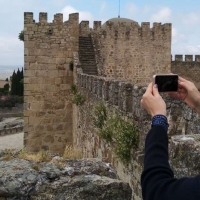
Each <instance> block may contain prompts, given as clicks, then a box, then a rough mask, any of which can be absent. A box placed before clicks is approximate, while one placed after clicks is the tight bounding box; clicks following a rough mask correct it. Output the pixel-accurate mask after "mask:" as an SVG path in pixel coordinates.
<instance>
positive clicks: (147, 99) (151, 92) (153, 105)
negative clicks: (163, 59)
mask: <svg viewBox="0 0 200 200" xmlns="http://www.w3.org/2000/svg"><path fill="white" fill-rule="evenodd" d="M156 86H157V85H153V83H150V84H149V86H148V87H147V90H146V92H145V93H144V95H143V97H142V99H141V104H142V106H143V107H144V108H145V109H146V110H147V111H148V113H149V114H150V115H151V116H152V117H153V116H155V115H164V116H166V104H165V102H164V100H163V98H162V97H161V96H160V94H159V92H158V88H157V87H156Z"/></svg>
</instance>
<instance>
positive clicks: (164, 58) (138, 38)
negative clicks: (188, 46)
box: [92, 21, 171, 85]
mask: <svg viewBox="0 0 200 200" xmlns="http://www.w3.org/2000/svg"><path fill="white" fill-rule="evenodd" d="M92 35H93V38H94V42H95V46H97V47H98V50H99V51H100V52H101V59H102V65H103V67H102V69H100V70H103V72H102V73H103V75H104V76H106V77H111V78H115V79H118V80H125V81H130V82H134V83H137V84H140V85H141V84H145V83H148V82H149V81H150V80H151V79H152V75H153V74H158V73H168V72H169V71H170V69H171V24H163V25H162V24H160V23H154V24H153V28H150V23H148V22H143V23H142V24H141V26H140V25H138V23H137V22H133V23H132V24H131V25H130V26H127V25H126V23H119V24H118V26H117V27H116V26H114V24H113V22H111V21H107V22H106V26H105V27H102V26H101V22H94V28H93V30H92Z"/></svg>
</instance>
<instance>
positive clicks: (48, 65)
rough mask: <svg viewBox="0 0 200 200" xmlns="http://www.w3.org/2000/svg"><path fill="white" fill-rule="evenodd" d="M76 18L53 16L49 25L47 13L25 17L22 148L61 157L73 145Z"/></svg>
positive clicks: (72, 15) (77, 23)
mask: <svg viewBox="0 0 200 200" xmlns="http://www.w3.org/2000/svg"><path fill="white" fill-rule="evenodd" d="M78 37H79V15H78V14H77V13H76V14H71V15H69V20H68V21H66V22H63V15H62V14H56V15H55V16H54V20H53V22H52V23H48V21H47V13H40V14H39V22H38V23H36V22H35V21H34V20H33V13H27V12H26V13H24V56H25V61H24V62H25V68H24V94H25V96H24V101H25V110H24V116H25V118H24V119H25V127H24V132H25V138H24V140H25V146H26V148H27V150H28V151H31V152H37V151H39V150H41V149H44V150H49V151H51V152H58V153H63V151H64V148H65V146H66V144H72V142H73V138H72V103H71V99H70V88H71V84H72V83H73V74H72V72H71V71H70V69H69V63H70V62H71V61H73V52H77V51H78Z"/></svg>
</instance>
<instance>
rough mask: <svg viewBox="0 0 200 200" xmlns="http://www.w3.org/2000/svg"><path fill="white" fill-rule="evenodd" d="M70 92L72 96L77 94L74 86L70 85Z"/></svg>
mask: <svg viewBox="0 0 200 200" xmlns="http://www.w3.org/2000/svg"><path fill="white" fill-rule="evenodd" d="M71 92H72V94H77V87H76V85H75V84H72V85H71Z"/></svg>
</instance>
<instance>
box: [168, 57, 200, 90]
mask: <svg viewBox="0 0 200 200" xmlns="http://www.w3.org/2000/svg"><path fill="white" fill-rule="evenodd" d="M183 58H185V59H183ZM171 71H172V72H173V73H175V74H178V75H180V76H182V77H184V78H186V79H188V80H190V81H192V82H194V83H195V85H196V86H197V87H198V89H199V90H200V55H195V57H194V59H193V55H185V56H183V55H175V60H174V61H172V69H171Z"/></svg>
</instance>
